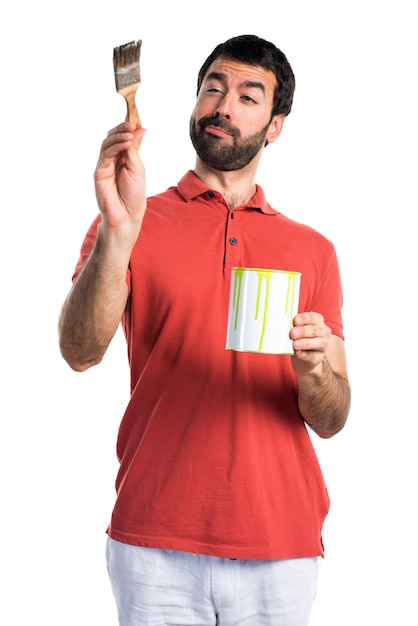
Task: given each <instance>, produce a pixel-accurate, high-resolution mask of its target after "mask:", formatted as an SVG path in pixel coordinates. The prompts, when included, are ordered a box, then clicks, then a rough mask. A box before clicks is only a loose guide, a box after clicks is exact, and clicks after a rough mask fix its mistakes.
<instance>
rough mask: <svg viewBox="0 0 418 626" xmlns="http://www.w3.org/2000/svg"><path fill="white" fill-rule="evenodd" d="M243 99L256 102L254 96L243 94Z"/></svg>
mask: <svg viewBox="0 0 418 626" xmlns="http://www.w3.org/2000/svg"><path fill="white" fill-rule="evenodd" d="M241 97H242V99H243V100H246V101H247V102H255V100H254V98H251V96H241Z"/></svg>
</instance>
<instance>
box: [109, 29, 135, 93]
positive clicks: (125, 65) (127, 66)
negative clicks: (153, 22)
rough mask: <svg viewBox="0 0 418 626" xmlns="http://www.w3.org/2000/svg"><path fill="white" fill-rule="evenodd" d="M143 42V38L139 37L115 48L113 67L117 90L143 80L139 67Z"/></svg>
mask: <svg viewBox="0 0 418 626" xmlns="http://www.w3.org/2000/svg"><path fill="white" fill-rule="evenodd" d="M141 44H142V40H141V39H139V40H138V41H130V42H129V43H126V44H124V45H123V46H118V47H117V48H114V49H113V68H114V71H115V82H116V90H117V91H120V90H121V89H125V88H126V87H130V86H131V85H135V84H139V83H140V82H141V72H140V67H139V56H140V52H141Z"/></svg>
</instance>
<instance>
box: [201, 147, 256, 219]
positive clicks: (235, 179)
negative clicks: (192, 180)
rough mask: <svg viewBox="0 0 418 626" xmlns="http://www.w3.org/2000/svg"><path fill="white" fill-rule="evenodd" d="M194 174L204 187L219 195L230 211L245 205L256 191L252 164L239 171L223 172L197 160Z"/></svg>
mask: <svg viewBox="0 0 418 626" xmlns="http://www.w3.org/2000/svg"><path fill="white" fill-rule="evenodd" d="M194 173H195V174H196V176H197V177H198V178H200V180H201V181H202V182H204V183H205V185H207V186H208V187H210V188H211V189H213V190H215V191H218V192H219V193H221V194H222V195H223V197H224V198H225V201H226V203H227V204H228V207H229V208H230V209H235V208H236V207H238V206H241V205H242V204H247V203H248V202H249V201H250V200H251V198H252V197H253V196H254V194H255V191H256V186H255V181H254V174H255V167H254V164H253V163H251V164H250V165H248V166H247V167H245V168H243V169H240V170H234V171H231V172H224V171H221V170H216V169H213V168H211V167H208V166H207V165H205V164H204V163H203V162H202V161H201V160H200V159H199V158H197V159H196V166H195V168H194Z"/></svg>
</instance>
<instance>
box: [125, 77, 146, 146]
mask: <svg viewBox="0 0 418 626" xmlns="http://www.w3.org/2000/svg"><path fill="white" fill-rule="evenodd" d="M137 89H138V85H134V86H132V87H126V88H125V89H123V90H121V91H120V93H121V94H122V96H123V97H124V98H125V100H126V106H127V113H126V118H125V119H126V121H127V122H134V124H136V127H137V128H142V124H141V119H140V117H139V113H138V109H137V108H136V103H135V96H136V91H137ZM140 145H141V141H139V142H138V143H137V144H136V148H139V146H140Z"/></svg>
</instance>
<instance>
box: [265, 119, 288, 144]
mask: <svg viewBox="0 0 418 626" xmlns="http://www.w3.org/2000/svg"><path fill="white" fill-rule="evenodd" d="M284 118H285V116H284V115H275V116H274V117H273V119H272V120H271V122H270V128H269V130H268V132H267V137H266V143H274V142H275V141H276V139H277V138H278V136H279V135H280V133H281V132H282V128H283V124H284Z"/></svg>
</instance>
